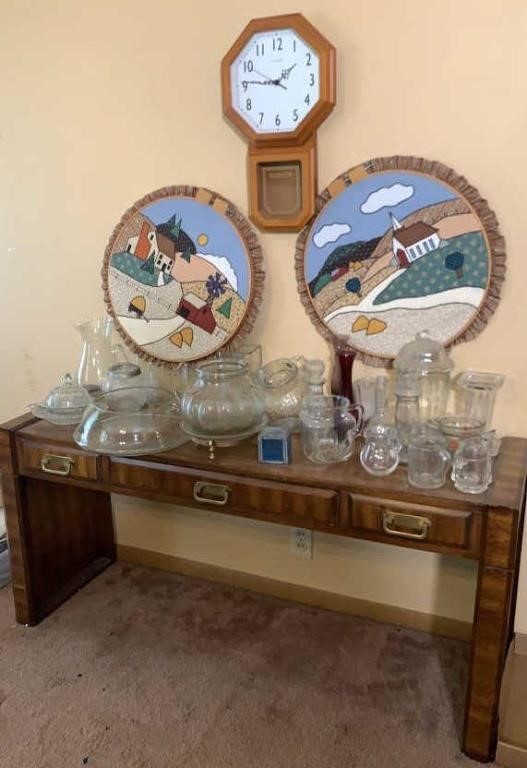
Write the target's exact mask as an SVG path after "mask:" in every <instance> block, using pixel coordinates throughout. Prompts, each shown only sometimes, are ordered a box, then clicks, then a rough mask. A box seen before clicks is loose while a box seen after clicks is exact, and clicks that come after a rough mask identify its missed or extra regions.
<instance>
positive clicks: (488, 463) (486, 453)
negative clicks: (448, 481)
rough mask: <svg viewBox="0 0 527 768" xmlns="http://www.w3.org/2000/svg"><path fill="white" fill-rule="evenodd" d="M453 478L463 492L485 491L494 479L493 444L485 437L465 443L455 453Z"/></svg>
mask: <svg viewBox="0 0 527 768" xmlns="http://www.w3.org/2000/svg"><path fill="white" fill-rule="evenodd" d="M452 480H453V481H454V485H455V486H456V488H457V490H458V491H461V492H462V493H483V492H484V491H486V490H487V488H488V487H489V485H490V483H491V481H492V452H491V445H490V443H489V441H488V440H486V439H485V437H479V438H472V439H471V440H467V441H466V442H465V443H463V445H462V446H460V447H459V448H458V450H457V451H456V453H455V455H454V461H453V464H452Z"/></svg>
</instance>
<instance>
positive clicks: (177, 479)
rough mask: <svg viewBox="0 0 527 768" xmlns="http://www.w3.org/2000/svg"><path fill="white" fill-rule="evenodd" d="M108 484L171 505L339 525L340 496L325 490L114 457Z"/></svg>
mask: <svg viewBox="0 0 527 768" xmlns="http://www.w3.org/2000/svg"><path fill="white" fill-rule="evenodd" d="M110 482H111V485H112V490H114V491H116V492H117V493H119V487H122V488H123V489H127V490H128V491H131V490H135V491H137V493H140V494H143V495H145V496H150V495H151V496H152V497H157V498H161V497H162V498H163V499H165V500H167V501H168V500H172V499H173V500H174V501H177V502H180V503H182V504H187V503H188V504H190V505H191V506H199V507H201V508H203V509H209V510H216V511H219V512H222V511H223V512H226V513H228V514H238V515H243V514H247V515H248V516H250V517H256V518H259V519H261V520H269V521H272V522H278V523H284V524H289V525H298V526H299V527H303V528H317V527H320V528H327V527H335V526H336V525H337V523H338V510H339V497H338V493H336V492H335V491H329V490H324V489H322V488H308V487H306V486H302V485H291V484H286V483H280V482H273V481H268V480H258V479H252V478H245V477H241V476H238V475H229V474H223V473H219V472H203V471H201V470H197V469H191V468H185V467H174V466H171V465H163V464H157V465H156V464H155V463H150V462H148V463H147V462H142V461H130V460H124V461H123V460H120V459H116V458H112V459H111V462H110Z"/></svg>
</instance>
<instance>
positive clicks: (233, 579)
mask: <svg viewBox="0 0 527 768" xmlns="http://www.w3.org/2000/svg"><path fill="white" fill-rule="evenodd" d="M117 557H118V558H119V560H123V561H125V562H128V563H134V564H135V565H145V566H149V567H150V568H159V569H160V570H162V571H170V572H172V573H181V574H184V575H185V576H196V577H198V578H201V579H207V580H208V581H216V582H220V583H222V584H229V585H230V586H233V587H240V588H242V589H247V590H250V591H251V592H258V593H261V594H264V595H273V596H274V597H279V598H282V599H283V600H291V601H293V602H296V603H303V604H305V605H312V606H316V607H317V608H325V609H327V610H330V611H337V612H339V613H349V614H352V615H354V616H362V617H363V618H366V619H373V620H374V621H382V622H385V623H387V624H396V625H398V626H401V627H410V628H411V629H419V630H422V631H424V632H430V633H431V634H435V635H442V636H443V637H451V638H454V639H456V640H465V641H470V639H471V637H472V624H469V623H468V622H465V621H459V620H458V619H449V618H447V617H445V616H435V615H433V614H428V613H421V612H420V611H412V610H408V609H406V608H399V607H397V606H393V605H385V604H384V603H376V602H373V601H370V600H362V599H360V598H357V597H351V596H349V595H339V594H337V593H335V592H326V591H324V590H321V589H315V588H314V587H307V586H304V585H302V584H291V583H289V582H286V581H279V580H278V579H271V578H268V577H266V576H258V575H256V574H252V573H245V572H243V571H235V570H232V569H231V568H224V567H223V566H219V565H211V564H209V563H200V562H197V561H194V560H187V559H185V558H182V557H174V556H173V555H166V554H163V553H162V552H152V551H150V550H147V549H139V548H138V547H129V546H126V545H124V544H118V545H117Z"/></svg>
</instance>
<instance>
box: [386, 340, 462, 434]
mask: <svg viewBox="0 0 527 768" xmlns="http://www.w3.org/2000/svg"><path fill="white" fill-rule="evenodd" d="M393 367H394V368H395V370H396V372H397V373H414V374H415V375H416V376H417V377H418V378H419V379H420V380H421V393H420V395H419V419H420V421H422V422H427V421H429V420H430V419H436V418H438V417H439V416H442V415H443V414H444V412H445V410H446V405H447V401H448V395H449V393H450V373H451V371H452V368H453V367H454V363H453V361H452V360H451V359H450V358H449V357H448V355H447V353H446V351H445V348H444V347H443V345H442V344H441V343H440V342H439V341H436V340H435V339H433V338H432V337H431V336H430V335H429V333H428V331H422V332H421V333H418V334H417V336H416V337H415V339H414V341H410V342H409V343H408V344H405V345H404V346H403V347H401V349H400V350H399V352H398V354H397V357H396V358H395V360H394V364H393Z"/></svg>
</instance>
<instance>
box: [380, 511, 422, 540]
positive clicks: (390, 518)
mask: <svg viewBox="0 0 527 768" xmlns="http://www.w3.org/2000/svg"><path fill="white" fill-rule="evenodd" d="M398 525H399V526H402V527H403V528H410V529H413V530H415V533H414V532H413V530H410V531H408V530H403V531H401V530H399V528H397V526H398ZM431 525H432V523H431V521H430V520H429V519H428V518H427V517H421V516H420V515H405V514H404V513H402V512H383V513H382V529H383V531H384V532H385V533H388V534H389V535H390V536H402V537H403V538H405V539H426V537H427V535H428V529H429V528H430V526H431Z"/></svg>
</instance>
